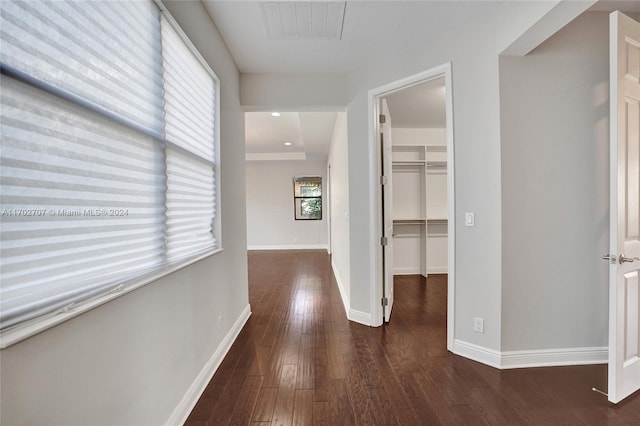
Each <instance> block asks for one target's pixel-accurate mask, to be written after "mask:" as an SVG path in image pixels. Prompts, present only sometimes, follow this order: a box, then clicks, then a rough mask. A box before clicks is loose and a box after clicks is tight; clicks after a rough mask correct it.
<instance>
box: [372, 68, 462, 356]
mask: <svg viewBox="0 0 640 426" xmlns="http://www.w3.org/2000/svg"><path fill="white" fill-rule="evenodd" d="M451 89H452V88H451V64H445V65H442V66H440V67H437V68H433V69H431V70H428V71H425V72H422V73H419V74H416V75H413V76H411V77H408V78H405V79H402V80H399V81H396V82H393V83H390V84H387V85H385V86H382V87H379V88H376V89H373V90H371V91H370V92H369V110H370V129H371V132H370V144H371V145H370V148H371V150H372V156H371V158H372V164H371V168H372V170H374V171H375V172H376V173H377V176H375V177H374V179H372V181H373V182H375V190H374V191H373V193H375V194H376V197H375V198H374V202H375V206H372V207H373V208H372V211H373V212H374V214H375V216H376V217H375V218H374V220H372V223H373V226H374V227H375V229H373V230H372V241H371V255H372V260H373V261H372V265H373V269H374V270H373V271H372V272H373V274H372V275H373V276H374V277H375V278H376V279H375V280H374V286H373V288H372V291H371V297H372V300H371V303H372V306H374V307H376V308H374V321H373V322H374V323H373V324H372V325H374V326H379V325H382V324H384V323H385V322H389V321H390V320H391V313H392V308H393V299H394V297H393V296H394V284H393V283H394V276H400V275H418V276H423V277H425V278H426V277H427V276H428V275H429V274H432V275H433V274H447V275H446V282H447V349H449V350H452V349H453V341H454V330H455V328H454V318H455V315H454V309H455V217H456V216H455V193H454V188H455V186H454V149H453V106H452V90H451ZM443 278H444V277H443V276H439V280H442V279H443Z"/></svg>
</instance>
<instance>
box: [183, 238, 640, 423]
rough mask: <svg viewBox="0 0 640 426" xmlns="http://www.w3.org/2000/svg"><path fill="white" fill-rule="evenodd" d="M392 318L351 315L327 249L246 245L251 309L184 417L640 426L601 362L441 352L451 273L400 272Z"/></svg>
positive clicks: (635, 403)
mask: <svg viewBox="0 0 640 426" xmlns="http://www.w3.org/2000/svg"><path fill="white" fill-rule="evenodd" d="M395 285H396V287H395V288H396V293H395V298H396V299H395V305H394V308H393V315H392V317H391V323H390V324H389V325H387V326H385V327H378V328H371V327H366V326H363V325H359V324H356V323H352V322H349V321H347V320H346V317H345V312H344V308H343V305H342V302H341V299H340V295H339V292H338V288H337V286H336V283H335V280H334V278H333V275H332V272H331V266H330V262H329V257H328V255H327V254H326V252H322V251H273V252H249V297H250V303H251V307H252V311H253V314H252V316H251V318H250V319H249V321H248V322H247V324H246V326H245V327H244V329H243V330H242V332H241V333H240V335H239V337H238V339H237V340H236V342H235V343H234V345H233V346H232V348H231V349H230V351H229V353H228V354H227V356H226V358H225V359H224V361H223V363H222V365H221V366H220V368H219V369H218V371H217V372H216V374H215V376H214V377H213V379H212V380H211V382H210V383H209V385H208V386H207V388H206V390H205V392H204V394H203V395H202V397H201V398H200V400H199V402H198V403H197V405H196V406H195V408H194V410H193V412H192V413H191V415H190V417H189V419H188V420H187V422H186V424H187V425H190V426H203V425H247V424H252V425H295V426H298V425H307V424H319V425H420V424H424V425H439V424H447V425H474V426H475V425H640V396H638V395H636V396H634V397H631V398H630V399H629V400H628V401H626V402H624V403H622V404H619V405H618V406H613V405H611V404H609V403H608V402H607V400H606V397H604V396H602V395H599V394H597V393H595V392H593V391H592V390H591V388H592V387H593V386H596V387H597V388H599V389H606V381H607V378H606V375H607V369H606V366H605V365H594V366H575V367H550V368H531V369H516V370H502V371H500V370H497V369H494V368H491V367H488V366H485V365H483V364H480V363H477V362H474V361H471V360H468V359H465V358H462V357H458V356H456V355H453V354H451V353H449V352H447V350H446V276H445V275H431V276H429V278H428V279H425V278H423V277H419V276H405V277H396V283H395Z"/></svg>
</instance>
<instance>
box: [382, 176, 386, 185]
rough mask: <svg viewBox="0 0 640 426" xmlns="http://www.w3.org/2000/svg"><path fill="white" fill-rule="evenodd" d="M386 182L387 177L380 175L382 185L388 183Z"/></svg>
mask: <svg viewBox="0 0 640 426" xmlns="http://www.w3.org/2000/svg"><path fill="white" fill-rule="evenodd" d="M386 184H387V177H386V176H380V185H386Z"/></svg>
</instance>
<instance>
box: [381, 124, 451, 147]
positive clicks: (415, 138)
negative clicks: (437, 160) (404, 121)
mask: <svg viewBox="0 0 640 426" xmlns="http://www.w3.org/2000/svg"><path fill="white" fill-rule="evenodd" d="M391 136H392V139H391V140H392V141H393V144H394V145H429V146H431V145H442V146H446V145H447V129H436V128H407V127H394V128H392V129H391Z"/></svg>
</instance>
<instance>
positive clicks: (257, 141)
mask: <svg viewBox="0 0 640 426" xmlns="http://www.w3.org/2000/svg"><path fill="white" fill-rule="evenodd" d="M336 117H337V113H336V112H281V113H280V116H279V117H272V116H271V112H247V113H246V114H245V143H246V152H247V159H250V160H284V159H290V160H314V161H326V160H327V155H328V150H329V144H330V142H331V137H332V136H333V128H334V125H335V122H336ZM285 142H291V146H286V145H285V144H284V143H285Z"/></svg>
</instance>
